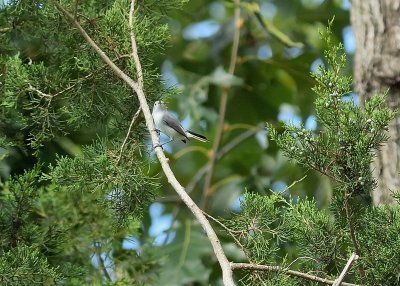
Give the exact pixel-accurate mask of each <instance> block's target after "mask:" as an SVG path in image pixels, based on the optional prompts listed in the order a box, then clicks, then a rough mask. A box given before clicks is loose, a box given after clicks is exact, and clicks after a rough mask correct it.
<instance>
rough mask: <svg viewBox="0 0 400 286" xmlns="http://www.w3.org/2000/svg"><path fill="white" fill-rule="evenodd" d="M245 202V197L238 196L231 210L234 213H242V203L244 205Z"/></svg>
mask: <svg viewBox="0 0 400 286" xmlns="http://www.w3.org/2000/svg"><path fill="white" fill-rule="evenodd" d="M243 200H244V196H243V195H240V196H238V197H237V198H236V199H235V200H234V201H233V203H232V206H231V210H232V211H233V212H236V213H238V212H240V211H241V208H240V205H241V203H242V201H243Z"/></svg>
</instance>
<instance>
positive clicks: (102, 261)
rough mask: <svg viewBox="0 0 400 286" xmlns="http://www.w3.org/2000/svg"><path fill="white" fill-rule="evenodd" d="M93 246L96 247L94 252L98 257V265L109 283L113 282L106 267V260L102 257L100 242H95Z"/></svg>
mask: <svg viewBox="0 0 400 286" xmlns="http://www.w3.org/2000/svg"><path fill="white" fill-rule="evenodd" d="M93 246H94V252H95V254H96V257H97V263H98V264H99V268H100V270H101V272H103V275H104V277H106V278H107V280H108V281H112V280H111V277H110V274H108V271H107V268H106V266H105V265H104V260H103V258H102V257H101V249H100V242H99V241H94V242H93Z"/></svg>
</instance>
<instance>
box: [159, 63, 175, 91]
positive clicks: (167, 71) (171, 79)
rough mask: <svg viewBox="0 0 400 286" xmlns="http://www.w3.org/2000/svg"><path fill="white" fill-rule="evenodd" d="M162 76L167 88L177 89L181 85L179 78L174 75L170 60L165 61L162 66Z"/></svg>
mask: <svg viewBox="0 0 400 286" xmlns="http://www.w3.org/2000/svg"><path fill="white" fill-rule="evenodd" d="M161 76H162V80H163V83H164V85H165V86H166V87H167V88H170V87H176V86H177V85H178V84H179V82H178V77H177V76H176V75H175V73H174V66H173V64H172V62H171V61H170V60H165V61H164V62H163V64H162V65H161Z"/></svg>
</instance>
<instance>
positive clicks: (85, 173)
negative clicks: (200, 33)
mask: <svg viewBox="0 0 400 286" xmlns="http://www.w3.org/2000/svg"><path fill="white" fill-rule="evenodd" d="M138 2H140V9H137V11H136V12H135V17H134V23H133V27H132V29H133V30H134V32H135V35H136V40H137V47H138V50H139V53H140V55H141V59H140V60H141V64H142V67H143V71H142V72H143V81H144V84H145V86H144V89H145V91H146V94H147V96H148V100H149V102H150V104H151V102H153V101H154V100H157V99H159V98H160V96H163V95H164V96H165V95H166V94H169V93H171V92H174V91H171V90H167V89H165V88H164V87H163V85H162V82H161V80H160V76H159V72H158V69H157V67H156V66H155V65H154V62H155V60H156V59H157V57H159V55H160V52H161V53H162V51H163V50H164V48H165V46H166V45H167V43H168V41H169V35H168V29H167V25H166V17H165V13H166V11H168V10H169V9H171V8H174V9H176V8H178V7H180V6H181V5H182V3H183V1H180V0H173V1H168V5H160V3H159V1H138ZM61 5H63V7H65V9H66V10H68V11H70V12H71V13H72V14H74V16H75V17H76V19H77V21H79V23H80V24H81V25H82V26H83V27H84V29H85V30H86V31H87V33H88V34H89V35H91V37H92V38H93V39H94V40H95V41H96V42H97V44H98V45H99V46H100V47H101V48H102V49H103V51H104V52H105V53H106V54H107V55H108V56H109V57H110V58H111V59H112V60H113V61H114V62H115V63H116V64H117V65H118V66H119V67H120V68H121V69H122V70H123V71H124V72H126V73H127V74H129V75H131V76H132V77H133V78H134V79H135V80H137V78H136V74H137V73H136V68H135V64H134V61H133V58H132V57H131V53H132V48H131V41H130V31H131V27H129V25H128V12H129V9H130V1H128V0H116V1H83V2H79V1H78V2H77V1H61ZM0 8H1V10H0V19H1V20H0V25H1V27H2V31H1V33H0V42H1V46H0V49H1V50H0V147H1V153H0V155H1V157H2V159H3V160H7V163H8V165H10V166H12V168H11V173H8V172H7V170H2V173H1V175H2V181H1V188H0V208H1V212H0V228H1V229H2V232H1V234H0V245H1V248H0V256H1V259H0V273H1V275H0V284H1V285H29V284H32V283H35V284H42V285H59V284H64V285H104V284H106V283H107V280H108V279H107V274H106V273H105V272H106V271H108V272H110V274H109V276H110V275H111V276H112V277H111V278H113V279H114V281H115V283H116V284H115V285H133V284H136V285H144V284H146V283H150V282H151V281H152V280H154V279H155V277H156V274H155V273H156V269H157V265H158V260H157V259H156V258H155V255H154V253H153V252H154V251H153V250H152V249H150V248H147V247H145V245H146V244H143V245H142V246H141V247H140V249H139V250H138V251H137V252H136V251H133V250H129V249H126V248H124V247H123V244H124V242H125V240H126V239H127V238H129V237H130V236H135V235H138V234H139V232H140V224H141V221H142V219H143V216H144V211H145V210H146V209H147V208H148V205H149V203H150V202H151V201H152V200H153V199H154V197H155V194H156V190H157V189H158V187H159V184H158V182H157V179H158V178H157V177H153V176H151V175H149V170H148V169H149V168H148V164H149V156H148V154H147V146H146V140H147V138H146V136H144V134H145V132H146V130H145V128H144V124H143V120H140V118H139V119H138V120H137V123H136V124H135V126H134V127H133V129H132V132H131V134H130V136H129V138H128V142H127V144H126V147H125V149H124V150H123V152H122V155H121V157H120V151H121V147H122V142H123V140H124V139H125V136H126V132H127V130H128V127H129V124H130V121H131V118H132V116H133V115H134V113H135V112H136V110H138V107H139V103H138V100H137V98H136V95H135V94H134V93H133V91H132V90H131V88H130V87H128V86H126V85H125V84H124V83H123V82H122V81H121V80H119V79H118V78H117V77H115V76H114V75H113V74H112V72H110V70H109V69H108V68H107V66H105V64H104V63H103V62H102V61H101V60H100V59H99V58H98V56H97V55H96V54H95V53H94V51H93V50H92V48H91V47H90V46H89V45H88V44H87V43H86V42H85V40H84V39H83V38H82V37H81V35H80V34H79V33H77V31H76V30H75V29H73V28H72V27H71V25H70V23H68V21H66V19H65V18H64V16H63V15H61V14H60V12H59V11H58V10H57V9H56V6H55V5H54V1H51V0H48V1H47V0H43V1H26V0H15V1H7V3H3V4H1V7H0ZM3 28H4V29H3ZM80 144H83V145H85V146H84V147H83V148H82V150H81V149H80V148H79V145H80ZM102 264H104V265H105V266H102ZM102 268H106V269H102Z"/></svg>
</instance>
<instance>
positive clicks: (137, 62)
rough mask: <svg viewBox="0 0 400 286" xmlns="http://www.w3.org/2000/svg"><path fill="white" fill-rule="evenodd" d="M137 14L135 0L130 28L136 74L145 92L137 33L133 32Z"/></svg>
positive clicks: (130, 14)
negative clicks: (134, 19) (134, 18)
mask: <svg viewBox="0 0 400 286" xmlns="http://www.w3.org/2000/svg"><path fill="white" fill-rule="evenodd" d="M134 13H135V0H131V8H130V10H129V20H128V21H129V27H130V29H131V33H130V35H131V46H132V57H133V59H134V61H135V67H136V74H137V82H138V83H139V86H140V88H141V89H142V90H143V91H144V87H143V73H142V65H141V64H140V59H139V54H138V49H137V45H136V40H135V33H134V32H133V14H134Z"/></svg>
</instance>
